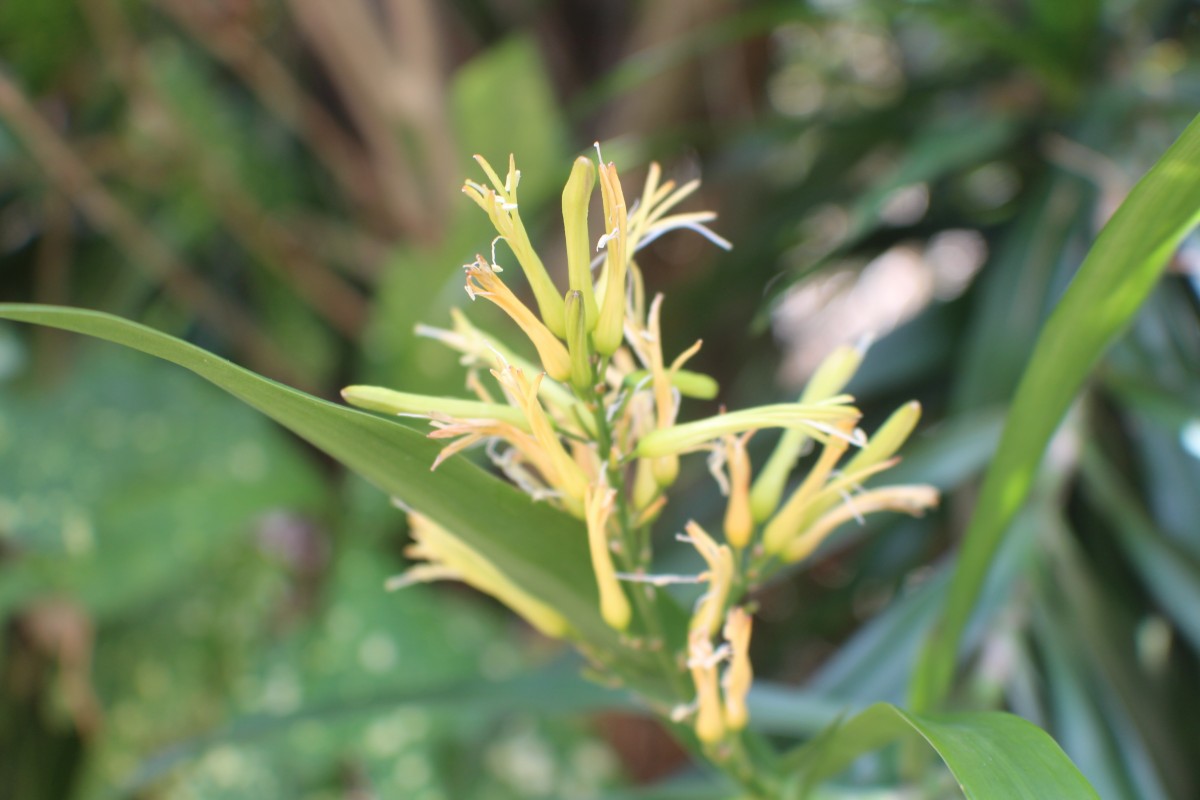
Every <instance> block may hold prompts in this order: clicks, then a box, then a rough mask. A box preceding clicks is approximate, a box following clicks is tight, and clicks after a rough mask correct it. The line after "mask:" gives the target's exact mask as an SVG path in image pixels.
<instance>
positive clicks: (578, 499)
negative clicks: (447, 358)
mask: <svg viewBox="0 0 1200 800" xmlns="http://www.w3.org/2000/svg"><path fill="white" fill-rule="evenodd" d="M492 374H494V375H495V376H496V380H498V381H499V382H500V385H501V386H503V387H504V389H505V390H506V391H507V392H508V394H509V395H510V396H511V397H512V399H513V401H514V402H515V403H516V404H517V405H518V407H519V408H520V409H521V411H522V412H523V413H524V414H525V418H526V419H527V420H528V421H529V428H530V430H532V431H533V437H534V439H536V440H537V444H538V447H539V448H540V449H541V451H542V453H543V454H544V455H545V457H546V458H547V459H548V461H549V464H550V474H548V475H546V476H545V477H546V479H547V480H548V481H549V482H550V483H551V484H553V485H554V486H555V487H556V488H557V489H559V490H560V491H561V492H562V494H563V500H564V503H565V504H566V506H567V509H568V510H569V511H571V513H573V514H575V515H576V516H582V514H581V512H582V511H583V500H584V495H585V494H586V492H587V486H588V479H587V476H585V475H584V473H583V470H582V469H581V468H580V466H579V464H578V463H576V461H575V459H573V458H572V457H571V455H570V454H569V453H568V452H567V451H566V450H565V449H564V448H563V446H562V442H560V441H559V439H558V435H557V434H556V433H555V432H554V427H553V426H552V425H551V424H550V419H549V418H548V417H547V416H546V412H545V411H544V410H543V409H542V406H541V403H539V402H538V384H539V383H540V382H541V379H542V376H540V375H539V376H538V377H537V378H535V379H534V381H533V382H532V383H530V382H529V380H528V379H526V377H525V375H524V373H522V372H521V370H519V369H517V368H516V367H508V368H507V369H505V370H504V371H503V372H499V373H496V372H494V373H492Z"/></svg>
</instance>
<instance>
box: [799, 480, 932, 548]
mask: <svg viewBox="0 0 1200 800" xmlns="http://www.w3.org/2000/svg"><path fill="white" fill-rule="evenodd" d="M937 503H938V491H937V489H935V488H933V487H932V486H924V485H918V486H887V487H884V488H882V489H871V490H870V491H867V492H863V493H862V494H860V495H857V496H855V497H853V498H851V499H850V500H849V501H847V502H845V503H843V504H842V505H840V506H837V507H836V508H834V509H833V510H832V511H830V512H828V513H827V514H825V515H824V516H822V517H821V518H820V519H818V520H817V521H816V522H814V523H813V524H812V525H810V526H808V527H807V528H806V529H805V530H804V532H803V533H802V534H801V535H800V536H798V537H796V538H795V539H794V540H792V542H791V543H790V544H789V545H788V547H787V550H786V552H784V554H783V556H782V559H783V561H784V562H785V563H792V562H795V561H800V560H801V559H804V558H807V557H808V556H810V555H811V554H812V553H813V551H815V550H816V549H817V548H818V547H819V546H820V545H821V543H822V542H823V541H825V539H827V538H828V537H829V534H831V533H833V532H834V530H836V529H837V528H838V526H839V525H842V524H844V523H846V522H849V521H850V520H852V519H861V518H862V517H865V516H866V515H867V514H874V513H876V512H879V511H898V512H900V513H903V514H911V515H912V516H914V517H916V516H920V515H921V514H923V513H925V511H926V509H930V508H934V507H935V506H937Z"/></svg>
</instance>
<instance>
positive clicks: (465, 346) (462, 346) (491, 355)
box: [416, 308, 589, 421]
mask: <svg viewBox="0 0 1200 800" xmlns="http://www.w3.org/2000/svg"><path fill="white" fill-rule="evenodd" d="M450 319H451V321H452V323H453V327H452V329H451V330H446V329H444V328H435V327H433V326H431V325H418V326H417V328H416V331H417V335H419V336H424V337H426V338H429V339H436V340H437V341H439V342H441V343H442V344H444V345H446V346H447V347H449V348H452V349H454V350H457V351H458V352H460V353H462V354H463V357H462V360H461V363H462V364H463V365H464V366H486V367H487V368H488V369H494V370H502V369H504V368H505V367H507V366H509V365H510V364H511V365H512V366H514V367H517V368H518V369H520V370H521V371H522V372H524V373H526V374H527V375H532V374H534V373H536V372H537V371H538V369H537V367H535V366H534V365H533V363H532V362H530V361H527V360H526V359H524V358H521V357H520V356H518V355H517V354H516V353H514V352H512V351H511V350H509V349H508V348H507V347H505V346H504V345H503V344H501V343H500V342H499V341H497V340H496V339H493V338H492V337H490V336H488V335H487V334H486V333H484V332H483V331H481V330H479V329H478V328H476V327H475V326H474V325H472V324H471V323H470V321H468V320H467V317H466V315H465V314H463V313H462V312H461V311H459V310H458V309H457V308H452V309H450ZM538 392H539V394H540V396H541V398H542V402H543V403H545V404H546V406H547V407H549V408H552V409H555V410H556V411H558V412H559V413H560V419H561V418H575V416H576V411H577V412H578V416H579V418H582V419H584V420H585V421H586V420H587V419H588V418H589V415H588V413H587V409H586V408H584V406H583V404H582V403H580V402H579V401H578V400H576V399H575V398H574V397H573V396H572V395H571V392H570V391H568V390H567V389H566V388H565V387H563V386H562V385H561V384H559V383H558V382H557V381H552V380H551V381H542V384H541V386H540V387H539V388H538Z"/></svg>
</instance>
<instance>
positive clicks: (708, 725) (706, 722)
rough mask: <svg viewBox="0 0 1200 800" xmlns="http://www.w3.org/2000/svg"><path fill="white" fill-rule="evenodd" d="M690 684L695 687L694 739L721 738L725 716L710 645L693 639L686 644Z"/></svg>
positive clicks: (704, 641)
mask: <svg viewBox="0 0 1200 800" xmlns="http://www.w3.org/2000/svg"><path fill="white" fill-rule="evenodd" d="M688 659H689V662H690V665H691V666H690V669H691V673H692V683H693V684H695V686H696V738H697V739H699V740H700V741H701V742H704V743H705V744H713V743H714V742H719V741H720V740H721V739H723V738H724V737H725V714H724V713H723V712H722V709H721V687H720V684H719V682H718V678H717V665H716V664H715V663H714V662H715V660H716V659H715V656H714V655H713V647H712V642H710V641H709V640H708V639H706V638H703V637H695V638H694V639H693V641H691V643H690V644H689V645H688Z"/></svg>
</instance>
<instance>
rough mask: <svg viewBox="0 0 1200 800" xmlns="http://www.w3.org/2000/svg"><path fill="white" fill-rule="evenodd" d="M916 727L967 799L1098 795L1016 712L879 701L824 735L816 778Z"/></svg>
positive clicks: (1040, 732) (815, 767)
mask: <svg viewBox="0 0 1200 800" xmlns="http://www.w3.org/2000/svg"><path fill="white" fill-rule="evenodd" d="M913 734H916V735H918V736H920V737H921V738H923V739H924V740H925V741H926V742H928V743H929V744H930V746H932V747H933V749H934V750H936V751H937V753H938V755H939V756H941V758H942V760H943V761H944V762H946V766H947V767H949V768H950V771H951V772H952V773H953V774H954V778H955V780H957V781H958V785H959V787H960V788H961V789H962V791H963V794H964V795H965V796H966V797H967V798H968V800H993V799H994V800H1021V799H1022V798H1028V800H1043V798H1047V797H1053V798H1055V800H1072V798H1093V799H1096V798H1098V797H1099V796H1098V795H1097V794H1096V792H1095V790H1094V789H1093V788H1092V787H1091V786H1090V785H1089V784H1088V782H1087V780H1086V779H1085V778H1084V777H1083V775H1081V774H1080V772H1079V770H1078V769H1076V768H1075V765H1074V764H1072V763H1071V760H1070V759H1069V758H1067V756H1066V754H1065V753H1063V751H1062V749H1061V748H1059V746H1058V745H1057V744H1055V743H1054V740H1053V739H1051V738H1050V736H1049V734H1047V733H1046V732H1045V731H1043V730H1041V729H1040V728H1038V727H1037V726H1036V725H1033V724H1032V723H1030V722H1028V721H1026V720H1023V719H1021V718H1020V717H1018V716H1014V715H1012V714H1004V713H1000V712H995V711H992V712H984V713H970V714H913V713H910V712H907V711H904V710H902V709H900V708H897V707H896V706H893V705H890V704H886V703H880V704H877V705H874V706H871V707H870V708H868V709H867V710H866V711H863V712H862V713H861V714H858V715H857V716H855V717H853V718H852V719H850V720H847V721H845V722H842V723H840V725H839V727H838V728H837V729H836V730H835V731H834V733H833V734H832V735H827V736H823V737H821V738H820V739H819V740H818V742H817V746H819V747H820V751H821V756H820V757H819V758H818V759H816V763H815V764H813V765H811V767H810V768H812V769H813V770H814V772H813V776H812V777H814V778H815V779H817V780H821V779H824V778H828V777H831V776H833V775H836V774H837V773H839V772H841V771H842V770H843V769H845V768H846V767H847V766H849V765H850V764H851V763H852V762H853V761H854V760H855V759H857V758H858V757H859V756H862V755H864V754H866V753H868V752H871V751H873V750H876V749H878V748H880V747H883V746H885V745H887V744H891V743H892V742H894V741H896V740H897V739H900V738H903V737H909V736H912V735H913Z"/></svg>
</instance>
